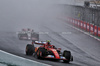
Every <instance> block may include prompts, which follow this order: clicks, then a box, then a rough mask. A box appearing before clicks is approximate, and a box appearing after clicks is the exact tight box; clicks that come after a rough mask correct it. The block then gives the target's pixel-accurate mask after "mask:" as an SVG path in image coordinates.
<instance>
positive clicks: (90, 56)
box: [0, 0, 100, 66]
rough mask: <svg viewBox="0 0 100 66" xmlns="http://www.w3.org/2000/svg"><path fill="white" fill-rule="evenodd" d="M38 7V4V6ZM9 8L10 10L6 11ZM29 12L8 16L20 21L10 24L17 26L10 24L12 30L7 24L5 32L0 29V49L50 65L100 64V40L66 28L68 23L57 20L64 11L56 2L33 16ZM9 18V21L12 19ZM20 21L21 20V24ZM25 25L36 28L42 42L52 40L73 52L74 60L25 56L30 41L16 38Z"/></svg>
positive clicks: (92, 65)
mask: <svg viewBox="0 0 100 66" xmlns="http://www.w3.org/2000/svg"><path fill="white" fill-rule="evenodd" d="M21 2H22V1H21ZM30 2H31V0H30ZM20 4H21V3H20ZM20 4H19V5H20ZM15 5H16V4H15ZM24 5H25V3H24ZM27 5H28V4H27ZM31 5H32V4H31ZM16 7H17V6H16ZM28 7H30V6H28ZM28 7H26V6H25V7H24V8H27V9H30V8H28ZM12 8H13V7H12ZM12 8H11V9H12ZM20 8H22V7H20ZM24 8H23V9H24ZM33 8H34V7H33ZM37 8H40V7H37ZM15 9H16V8H15ZM43 9H44V8H43ZM51 9H52V10H51ZM61 9H62V10H61ZM38 10H39V9H38ZM40 10H42V9H40ZM8 11H10V10H8ZM23 11H24V10H23ZM43 11H44V10H43ZM43 11H41V12H43ZM57 11H58V12H57ZM27 12H28V10H27ZM31 12H32V11H31ZM31 12H30V14H28V13H29V12H28V13H27V16H26V11H25V13H22V12H19V13H22V14H21V15H20V16H21V17H20V16H19V17H20V18H19V17H12V16H17V15H16V14H14V15H12V16H10V17H12V19H13V20H11V21H12V22H14V21H15V22H17V21H16V18H18V19H19V20H18V22H19V24H17V23H18V22H17V23H15V24H13V25H16V26H14V27H13V26H12V27H13V29H12V27H10V28H9V27H8V29H7V27H6V28H5V29H4V30H5V31H2V30H1V31H0V50H4V51H6V52H9V53H12V54H15V55H18V56H21V57H24V58H28V59H31V60H35V61H38V62H42V63H46V64H50V65H53V66H100V42H99V41H97V40H95V39H94V38H91V37H89V36H87V35H85V34H84V33H81V32H80V31H77V30H75V29H73V28H71V27H69V25H68V24H67V23H66V22H65V21H63V20H60V19H59V17H61V15H62V14H63V13H64V12H65V11H63V7H57V5H56V6H54V7H53V8H52V7H50V8H49V9H47V11H46V12H43V13H41V14H40V12H39V13H38V14H39V15H36V14H35V13H34V14H35V15H34V16H35V17H34V16H30V15H31ZM32 13H33V12H32ZM4 14H5V13H4ZM52 14H53V15H52ZM5 15H6V14H5ZM7 15H9V14H7ZM41 15H42V16H41ZM24 16H26V17H30V18H27V19H26V17H24ZM3 17H5V19H7V18H9V17H8V16H3ZM3 17H2V18H3ZM22 17H24V18H22ZM31 17H34V18H31ZM36 18H38V19H36ZM1 20H2V21H5V20H3V19H1ZM6 21H7V20H6ZM11 21H10V20H8V22H11ZM21 21H22V23H20V22H21ZM24 22H25V23H27V22H28V24H25V25H24V24H23V23H24ZM20 24H22V25H20ZM26 25H29V26H27V27H30V28H33V29H35V31H37V32H39V33H40V40H42V41H45V40H51V41H52V44H54V45H55V46H56V47H60V48H62V51H63V50H70V51H71V52H72V55H73V56H74V61H73V62H71V63H70V64H67V63H63V62H62V61H51V60H38V59H35V58H34V57H33V56H26V55H25V46H26V45H27V44H28V43H31V41H21V40H19V39H18V37H17V35H16V32H17V31H18V29H19V30H20V29H21V28H23V27H24V26H25V28H26ZM8 26H10V25H8ZM17 26H18V27H17ZM20 26H21V27H20ZM22 26H23V27H22ZM16 27H17V29H16V30H14V29H15V28H16ZM0 29H1V28H0ZM10 29H12V30H10ZM6 30H7V31H6ZM32 66H33V65H32Z"/></svg>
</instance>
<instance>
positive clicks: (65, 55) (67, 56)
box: [63, 50, 71, 63]
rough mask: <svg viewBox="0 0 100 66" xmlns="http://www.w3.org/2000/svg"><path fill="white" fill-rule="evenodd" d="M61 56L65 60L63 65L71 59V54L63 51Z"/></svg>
mask: <svg viewBox="0 0 100 66" xmlns="http://www.w3.org/2000/svg"><path fill="white" fill-rule="evenodd" d="M63 56H64V57H65V58H66V59H67V60H63V61H64V62H65V63H69V62H70V59H71V52H70V51H66V50H65V51H64V52H63Z"/></svg>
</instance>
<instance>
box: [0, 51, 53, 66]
mask: <svg viewBox="0 0 100 66" xmlns="http://www.w3.org/2000/svg"><path fill="white" fill-rule="evenodd" d="M0 52H2V53H5V54H8V55H11V56H13V57H17V58H20V59H23V60H27V61H30V62H33V63H38V64H42V65H45V66H52V65H49V64H45V63H40V62H37V61H33V60H30V59H26V58H23V57H20V56H17V55H14V54H11V53H8V52H5V51H3V50H0Z"/></svg>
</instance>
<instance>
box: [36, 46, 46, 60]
mask: <svg viewBox="0 0 100 66" xmlns="http://www.w3.org/2000/svg"><path fill="white" fill-rule="evenodd" d="M36 55H37V56H36V58H38V59H42V58H43V57H44V56H46V49H45V48H43V47H40V48H39V49H38V51H37V52H36Z"/></svg>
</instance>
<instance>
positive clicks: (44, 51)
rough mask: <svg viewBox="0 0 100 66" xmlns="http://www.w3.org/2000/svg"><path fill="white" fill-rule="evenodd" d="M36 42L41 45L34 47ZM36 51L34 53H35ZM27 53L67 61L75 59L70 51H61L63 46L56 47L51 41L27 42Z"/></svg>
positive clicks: (39, 57)
mask: <svg viewBox="0 0 100 66" xmlns="http://www.w3.org/2000/svg"><path fill="white" fill-rule="evenodd" d="M34 44H38V45H41V46H40V47H34ZM33 53H34V54H33ZM26 55H34V57H36V58H38V59H41V58H50V59H57V60H63V61H64V62H66V63H69V62H70V61H73V56H72V55H71V52H70V51H67V50H65V51H63V52H61V48H56V47H55V46H54V45H51V43H50V42H49V41H46V42H43V41H35V42H34V41H33V42H32V44H27V46H26Z"/></svg>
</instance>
